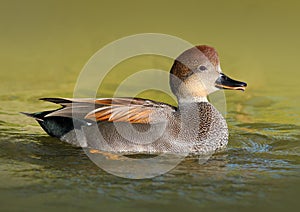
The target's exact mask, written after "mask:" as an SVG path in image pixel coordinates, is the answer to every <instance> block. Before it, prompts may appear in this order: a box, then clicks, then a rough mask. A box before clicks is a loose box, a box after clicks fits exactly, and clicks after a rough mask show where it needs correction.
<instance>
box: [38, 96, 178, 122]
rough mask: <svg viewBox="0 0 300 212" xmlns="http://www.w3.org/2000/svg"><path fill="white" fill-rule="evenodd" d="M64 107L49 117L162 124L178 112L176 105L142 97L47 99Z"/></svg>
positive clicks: (45, 99)
mask: <svg viewBox="0 0 300 212" xmlns="http://www.w3.org/2000/svg"><path fill="white" fill-rule="evenodd" d="M42 100H44V101H49V102H53V103H56V104H60V105H62V106H63V107H62V108H61V109H58V110H56V111H54V112H53V113H50V114H48V115H47V116H64V117H70V118H72V117H74V116H75V117H76V118H81V119H89V120H93V121H97V122H100V121H108V122H129V123H158V122H164V121H166V118H167V117H168V116H170V115H171V114H172V113H173V112H175V111H176V107H174V106H171V105H168V104H165V103H162V102H156V101H152V100H147V99H142V98H101V99H84V98H83V99H65V98H43V99H42Z"/></svg>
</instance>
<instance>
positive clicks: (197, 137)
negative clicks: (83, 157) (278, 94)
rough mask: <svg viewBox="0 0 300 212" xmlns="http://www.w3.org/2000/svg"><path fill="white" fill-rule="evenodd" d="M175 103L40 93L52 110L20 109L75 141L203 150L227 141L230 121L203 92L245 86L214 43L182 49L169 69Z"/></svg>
mask: <svg viewBox="0 0 300 212" xmlns="http://www.w3.org/2000/svg"><path fill="white" fill-rule="evenodd" d="M169 84H170V88H171V91H172V92H173V94H174V95H175V96H176V98H177V103H178V106H177V107H175V106H173V105H170V104H167V103H163V102H158V101H154V100H150V99H143V98H136V97H115V98H41V100H43V101H47V102H51V103H55V104H58V105H60V106H61V107H60V108H58V109H55V110H48V111H42V112H36V113H23V114H25V115H27V116H29V117H32V118H34V119H35V120H36V121H37V122H38V123H39V125H40V126H41V127H42V128H43V129H44V131H45V132H46V133H47V134H48V135H50V136H52V137H55V138H58V139H60V140H61V141H63V142H67V143H69V144H72V145H74V146H78V147H82V148H89V149H94V150H99V151H107V152H112V153H122V154H159V153H175V154H176V153H187V154H196V155H207V154H213V153H215V152H218V151H221V150H223V149H225V148H226V145H227V143H228V127H227V123H226V120H225V118H224V117H223V116H222V114H221V113H220V112H219V111H218V110H217V109H216V108H215V107H214V106H213V105H212V104H211V103H210V102H209V101H208V98H207V96H208V95H210V94H211V93H213V92H216V91H218V90H221V89H227V90H241V91H245V88H246V87H247V83H245V82H242V81H238V80H234V79H232V78H230V77H228V76H226V75H225V74H224V73H223V72H222V70H221V66H220V60H219V56H218V53H217V51H216V50H215V48H213V47H211V46H208V45H198V46H194V47H192V48H190V49H187V50H185V51H184V52H183V53H181V54H180V55H179V56H178V57H177V58H176V59H175V60H174V63H173V65H172V67H171V69H170V77H169Z"/></svg>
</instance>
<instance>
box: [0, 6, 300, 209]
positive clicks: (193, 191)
mask: <svg viewBox="0 0 300 212" xmlns="http://www.w3.org/2000/svg"><path fill="white" fill-rule="evenodd" d="M299 9H300V4H299V3H296V1H264V2H263V3H262V2H261V1H183V2H181V1H172V2H171V1H169V2H168V1H165V2H160V1H149V2H141V1H124V2H117V1H114V2H111V3H101V2H96V1H85V2H84V3H83V2H81V3H79V2H74V1H63V3H62V2H60V1H1V7H0V25H1V28H0V32H1V39H0V46H1V48H0V68H1V69H0V203H1V204H0V205H1V211H15V210H28V211H32V210H34V211H40V210H42V209H43V210H54V209H55V210H59V211H65V210H72V211H74V210H75V211H77V210H78V211H79V210H80V211H82V210H94V211H105V210H108V209H115V210H117V209H118V210H119V209H123V210H128V211H130V210H132V209H136V210H137V211H141V210H142V209H143V210H146V209H149V210H152V209H153V210H154V209H160V210H173V211H179V210H184V209H191V210H192V209H194V210H195V209H197V210H201V209H202V210H213V209H221V210H225V211H227V210H228V211H232V210H238V209H254V208H255V209H256V210H267V209H272V210H275V211H276V210H278V211H283V210H288V209H289V208H296V207H297V206H299V203H298V202H297V198H298V196H299V161H300V157H299V156H300V149H299V142H300V133H299V132H300V130H299V129H300V107H299V100H300V99H299V83H298V81H299V78H300V72H299V68H298V67H299V66H298V63H299V49H300V41H299V37H300V29H299V27H298V25H299V20H300V14H299V12H298V11H299ZM142 32H159V33H166V34H171V35H174V36H178V37H181V38H182V39H185V40H187V41H189V42H191V43H193V44H210V45H212V46H214V47H216V48H217V50H218V52H219V54H220V58H221V65H222V69H223V71H224V72H225V73H226V74H228V75H229V76H232V77H234V78H236V79H240V80H244V81H246V82H247V83H248V84H249V87H248V89H247V90H246V92H235V91H228V92H227V91H226V97H227V122H228V125H229V131H230V139H229V145H228V149H227V150H226V151H225V152H223V153H219V154H217V155H214V156H213V157H212V158H211V159H210V160H209V161H208V162H207V163H205V164H202V165H199V164H198V163H197V162H196V160H193V159H186V160H185V161H183V162H182V163H181V164H180V165H179V166H177V167H176V168H175V169H174V170H172V171H171V172H169V173H167V174H165V175H162V176H159V177H155V178H153V179H148V180H129V179H123V178H118V177H115V176H112V175H110V174H108V173H106V172H104V171H103V170H101V169H99V168H98V167H97V166H96V165H94V164H93V163H92V162H91V161H90V160H89V159H88V158H87V156H86V155H85V154H84V152H83V151H82V150H81V149H78V148H74V147H72V146H70V145H67V144H63V143H61V142H60V141H59V140H57V139H53V138H50V137H49V136H47V135H46V134H45V133H44V132H43V131H42V130H41V128H40V127H39V126H38V125H37V123H35V121H34V120H31V119H29V118H27V117H25V116H22V115H20V114H19V111H26V112H35V111H41V110H46V109H49V108H55V106H54V105H51V104H47V103H44V102H40V101H38V100H37V99H38V98H41V97H72V95H73V89H74V86H75V83H76V79H77V77H78V74H79V73H80V71H81V69H82V67H83V66H84V64H85V63H86V62H87V60H88V59H89V58H90V57H91V56H92V55H93V54H94V53H95V52H96V51H97V50H98V49H100V48H101V47H103V46H104V45H105V44H107V43H109V42H111V41H114V40H116V39H118V38H121V37H124V36H127V35H131V34H136V33H142ZM170 66H171V61H170V60H167V59H166V58H160V57H150V56H148V57H143V58H137V59H136V60H135V59H131V60H128V61H124V63H122V64H120V65H119V66H117V67H115V70H114V71H115V73H118V71H120V70H122V74H123V75H122V77H124V75H126V74H128V75H129V74H130V73H133V72H135V71H139V70H142V69H145V68H161V69H164V70H168V69H169V67H170ZM113 73H114V72H113ZM118 76H119V75H118V74H112V75H111V76H108V77H107V80H106V81H105V83H104V84H103V85H102V87H101V88H100V90H99V95H100V96H111V95H112V94H113V89H115V88H116V87H117V86H118V83H119V82H120V81H121V80H122V77H120V76H119V77H118ZM135 83H136V82H132V86H135ZM149 83H151V82H149ZM166 83H168V82H166ZM141 95H142V96H143V97H146V98H152V99H155V100H161V101H167V102H170V103H173V102H172V100H171V99H170V98H169V97H167V96H163V95H161V94H158V93H156V92H154V91H149V92H145V93H143V94H141Z"/></svg>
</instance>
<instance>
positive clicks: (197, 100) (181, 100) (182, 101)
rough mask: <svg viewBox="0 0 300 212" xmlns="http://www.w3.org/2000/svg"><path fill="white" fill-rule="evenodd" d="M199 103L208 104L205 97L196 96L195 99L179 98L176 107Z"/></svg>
mask: <svg viewBox="0 0 300 212" xmlns="http://www.w3.org/2000/svg"><path fill="white" fill-rule="evenodd" d="M200 102H208V100H207V97H206V96H196V97H189V98H179V99H178V105H179V106H180V105H187V104H194V103H200Z"/></svg>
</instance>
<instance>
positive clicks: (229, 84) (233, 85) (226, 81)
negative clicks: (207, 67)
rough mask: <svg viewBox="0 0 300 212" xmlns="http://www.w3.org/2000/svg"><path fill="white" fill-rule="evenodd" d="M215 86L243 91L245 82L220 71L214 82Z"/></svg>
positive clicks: (245, 85)
mask: <svg viewBox="0 0 300 212" xmlns="http://www.w3.org/2000/svg"><path fill="white" fill-rule="evenodd" d="M215 86H216V87H217V88H220V89H230V90H241V91H244V90H245V89H246V87H247V83H245V82H241V81H237V80H234V79H231V78H230V77H227V76H226V75H225V74H223V73H221V74H220V77H219V78H218V79H217V80H216V82H215Z"/></svg>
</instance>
